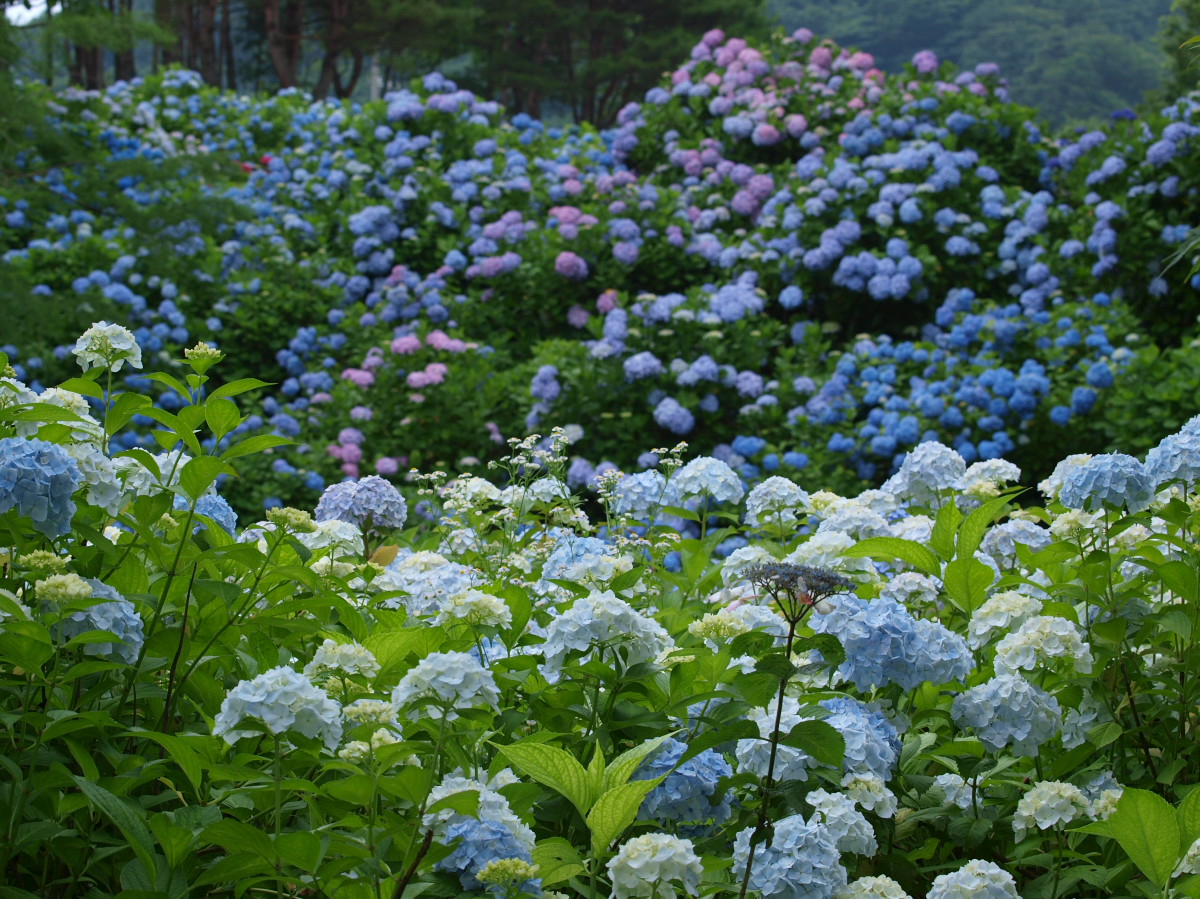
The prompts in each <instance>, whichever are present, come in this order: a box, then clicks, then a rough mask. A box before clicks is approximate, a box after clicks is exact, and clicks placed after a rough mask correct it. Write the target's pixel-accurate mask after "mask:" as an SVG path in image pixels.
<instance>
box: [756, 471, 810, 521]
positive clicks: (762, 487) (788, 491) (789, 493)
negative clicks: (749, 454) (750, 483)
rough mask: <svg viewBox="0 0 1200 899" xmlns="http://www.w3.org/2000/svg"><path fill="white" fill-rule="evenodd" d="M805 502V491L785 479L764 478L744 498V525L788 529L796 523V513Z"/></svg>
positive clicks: (775, 477) (806, 495) (806, 501)
mask: <svg viewBox="0 0 1200 899" xmlns="http://www.w3.org/2000/svg"><path fill="white" fill-rule="evenodd" d="M807 503H808V493H807V492H805V491H804V490H802V489H801V488H800V487H798V486H796V485H795V484H794V483H793V482H791V481H789V480H788V479H787V478H783V477H779V476H778V475H776V476H774V477H770V478H767V479H766V480H765V481H762V482H761V483H759V484H756V485H755V486H754V489H752V490H751V491H750V494H749V495H748V496H747V497H746V524H747V525H748V526H750V527H755V528H758V527H776V528H787V527H791V526H793V525H795V524H796V521H797V515H796V513H797V512H799V511H802V510H803V509H804V508H805V506H806V504H807Z"/></svg>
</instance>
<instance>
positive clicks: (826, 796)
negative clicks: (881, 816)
mask: <svg viewBox="0 0 1200 899" xmlns="http://www.w3.org/2000/svg"><path fill="white" fill-rule="evenodd" d="M804 799H805V801H806V802H808V804H809V805H811V806H812V807H813V814H812V818H811V819H810V820H813V821H820V822H822V823H823V824H824V825H825V827H826V829H827V830H828V831H829V833H830V835H832V837H833V839H834V841H835V842H836V843H837V848H838V852H852V853H854V854H855V855H865V856H867V857H870V856H872V855H874V854H875V853H876V851H877V850H878V849H879V844H878V843H877V842H876V841H875V830H874V829H873V828H872V827H871V824H870V822H869V821H867V819H866V818H865V817H863V814H862V812H860V811H859V810H858V809H857V808H855V807H854V801H853V800H852V799H850V798H849V797H847V796H843V795H842V794H841V793H830V792H827V791H826V790H823V789H816V790H813V791H812V792H811V793H809V794H808V795H807V796H805V797H804Z"/></svg>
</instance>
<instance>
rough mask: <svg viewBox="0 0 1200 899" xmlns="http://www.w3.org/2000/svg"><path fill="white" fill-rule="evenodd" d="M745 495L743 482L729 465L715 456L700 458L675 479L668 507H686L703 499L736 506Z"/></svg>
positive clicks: (669, 493)
mask: <svg viewBox="0 0 1200 899" xmlns="http://www.w3.org/2000/svg"><path fill="white" fill-rule="evenodd" d="M745 494H746V488H745V487H743V486H742V479H741V478H740V477H738V474H737V472H736V471H734V470H733V469H732V468H730V467H729V465H727V464H726V463H725V462H722V461H721V460H720V459H714V458H713V457H712V456H700V457H698V458H696V459H693V460H692V461H691V462H689V463H687V465H685V466H683V467H682V468H680V469H679V470H678V471H676V472H675V473H674V474H673V475H671V479H670V481H668V482H667V495H666V497H665V498H664V504H665V505H668V506H683V505H684V504H685V503H687V502H689V501H691V500H695V499H699V498H700V497H702V496H707V497H709V498H710V499H711V500H712V501H713V502H718V503H736V502H741V499H742V497H743V496H745Z"/></svg>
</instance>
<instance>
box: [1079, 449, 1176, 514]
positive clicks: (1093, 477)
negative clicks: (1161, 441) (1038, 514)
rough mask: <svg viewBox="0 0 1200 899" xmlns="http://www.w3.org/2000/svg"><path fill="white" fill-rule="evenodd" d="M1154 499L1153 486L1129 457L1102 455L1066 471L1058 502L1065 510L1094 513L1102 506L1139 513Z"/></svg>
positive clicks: (1146, 474) (1113, 454)
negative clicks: (1080, 510)
mask: <svg viewBox="0 0 1200 899" xmlns="http://www.w3.org/2000/svg"><path fill="white" fill-rule="evenodd" d="M1153 499H1154V483H1153V481H1152V480H1151V478H1150V475H1149V474H1148V473H1147V471H1146V467H1145V466H1144V465H1142V463H1141V462H1139V461H1138V460H1137V459H1135V458H1133V456H1127V455H1125V454H1124V453H1104V454H1102V455H1099V456H1093V457H1092V458H1091V459H1089V460H1088V461H1086V462H1084V463H1083V464H1082V465H1079V466H1078V467H1076V468H1073V469H1071V470H1070V472H1069V473H1068V474H1067V476H1066V477H1065V478H1064V480H1063V486H1062V491H1061V492H1060V493H1059V500H1060V501H1061V502H1062V504H1063V505H1064V506H1066V507H1067V508H1068V509H1082V510H1085V511H1095V510H1099V509H1103V508H1104V507H1105V506H1116V507H1118V508H1125V509H1127V510H1129V511H1130V512H1140V511H1142V510H1143V509H1145V508H1147V507H1148V506H1149V505H1150V503H1151V502H1152V501H1153Z"/></svg>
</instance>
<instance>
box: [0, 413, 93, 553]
mask: <svg viewBox="0 0 1200 899" xmlns="http://www.w3.org/2000/svg"><path fill="white" fill-rule="evenodd" d="M81 480H82V476H81V474H80V472H79V465H78V463H76V461H75V460H74V459H72V458H71V457H70V456H69V455H68V454H67V451H66V450H65V449H64V448H63V447H61V446H58V445H57V444H54V443H47V442H46V441H45V440H36V439H32V440H25V439H22V438H20V437H5V438H4V439H3V440H0V512H7V511H9V510H10V509H14V508H15V509H16V510H17V511H18V512H19V513H20V514H21V515H23V516H25V517H26V518H29V519H30V520H31V521H32V522H33V527H34V529H35V530H37V531H38V532H39V533H41V534H44V535H46V536H47V537H52V538H53V537H61V536H62V535H63V534H65V533H67V532H68V531H69V530H70V529H71V519H72V518H73V517H74V516H75V502H74V500H72V499H71V496H72V495H73V494H74V493H75V491H76V490H78V489H79V484H80V482H81Z"/></svg>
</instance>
